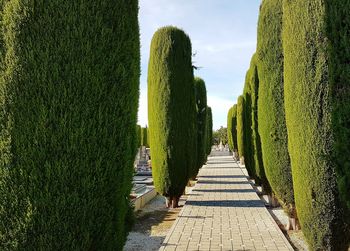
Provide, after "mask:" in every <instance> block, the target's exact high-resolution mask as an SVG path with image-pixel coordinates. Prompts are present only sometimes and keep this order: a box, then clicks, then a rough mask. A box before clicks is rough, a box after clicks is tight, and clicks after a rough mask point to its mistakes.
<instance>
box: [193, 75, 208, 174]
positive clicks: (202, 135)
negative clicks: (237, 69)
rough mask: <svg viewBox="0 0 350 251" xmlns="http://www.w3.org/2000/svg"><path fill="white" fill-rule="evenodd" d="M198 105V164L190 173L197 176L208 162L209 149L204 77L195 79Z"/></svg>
mask: <svg viewBox="0 0 350 251" xmlns="http://www.w3.org/2000/svg"><path fill="white" fill-rule="evenodd" d="M194 86H195V93H196V105H197V165H196V166H195V168H193V169H192V172H191V173H190V177H191V178H195V177H196V176H197V174H198V171H199V168H201V167H202V165H203V164H204V163H205V162H206V157H207V154H206V151H207V149H206V148H207V135H206V134H207V90H206V87H205V82H204V81H203V79H201V78H199V77H196V78H195V79H194Z"/></svg>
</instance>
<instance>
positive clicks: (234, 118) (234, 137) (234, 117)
mask: <svg viewBox="0 0 350 251" xmlns="http://www.w3.org/2000/svg"><path fill="white" fill-rule="evenodd" d="M232 145H233V150H234V151H237V149H238V144H237V104H235V105H233V107H232Z"/></svg>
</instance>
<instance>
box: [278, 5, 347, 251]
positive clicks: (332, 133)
mask: <svg viewBox="0 0 350 251" xmlns="http://www.w3.org/2000/svg"><path fill="white" fill-rule="evenodd" d="M349 10H350V2H349V1H343V0H332V1H331V0H314V1H305V0H294V1H290V0H289V1H284V5H283V11H284V19H283V23H284V26H283V29H284V32H283V41H284V42H283V47H284V54H285V107H286V120H287V128H288V137H289V151H290V156H291V160H292V170H293V181H294V191H295V201H296V206H297V211H298V216H299V219H300V222H301V225H302V228H303V232H304V235H305V237H306V239H307V241H308V243H309V246H310V249H311V250H347V249H348V247H349V237H350V233H349V201H350V200H349V198H350V193H349V191H350V171H349V170H350V126H349V125H350V84H349V79H350V65H349V61H350V52H349V46H350V35H349V27H350V19H349ZM344 215H345V216H344ZM345 224H347V225H345Z"/></svg>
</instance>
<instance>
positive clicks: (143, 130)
mask: <svg viewBox="0 0 350 251" xmlns="http://www.w3.org/2000/svg"><path fill="white" fill-rule="evenodd" d="M141 146H145V147H149V142H148V128H147V126H146V127H143V128H141Z"/></svg>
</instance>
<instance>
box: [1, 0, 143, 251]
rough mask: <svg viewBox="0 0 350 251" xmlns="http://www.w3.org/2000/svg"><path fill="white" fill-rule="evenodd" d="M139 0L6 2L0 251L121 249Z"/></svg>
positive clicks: (132, 145) (133, 143) (131, 152)
mask: <svg viewBox="0 0 350 251" xmlns="http://www.w3.org/2000/svg"><path fill="white" fill-rule="evenodd" d="M139 61H140V41H139V24H138V1H137V0H119V1H113V0H101V1H87V0H82V1H60V0H48V1H45V2H40V1H26V0H17V1H0V249H1V250H122V248H123V245H124V241H125V238H126V233H127V231H128V229H129V228H130V219H131V212H132V209H131V207H130V205H129V194H130V190H131V178H132V173H133V172H132V171H133V161H134V157H135V153H136V147H137V136H136V128H135V127H136V119H137V107H138V96H139V75H140V62H139Z"/></svg>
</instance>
